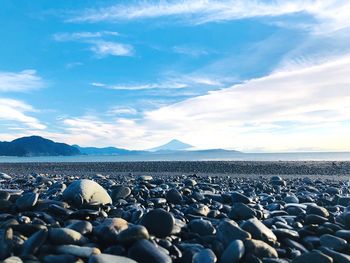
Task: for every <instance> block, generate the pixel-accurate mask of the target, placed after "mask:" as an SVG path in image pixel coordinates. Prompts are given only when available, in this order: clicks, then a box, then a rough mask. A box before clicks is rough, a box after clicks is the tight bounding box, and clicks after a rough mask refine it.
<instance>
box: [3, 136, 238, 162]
mask: <svg viewBox="0 0 350 263" xmlns="http://www.w3.org/2000/svg"><path fill="white" fill-rule="evenodd" d="M237 153H240V152H238V151H230V150H223V149H209V150H193V146H192V145H190V144H187V143H184V142H181V141H179V140H176V139H174V140H171V141H170V142H168V143H166V144H164V145H161V146H158V147H155V148H152V149H148V150H127V149H122V148H115V147H104V148H97V147H81V146H79V145H68V144H65V143H58V142H54V141H51V140H48V139H45V138H42V137H40V136H29V137H22V138H19V139H16V140H13V141H11V142H0V156H73V155H116V156H133V155H150V156H155V155H157V156H180V155H181V156H185V157H186V156H191V157H196V156H199V157H203V156H208V158H209V157H211V158H212V156H218V157H225V156H229V155H232V154H237Z"/></svg>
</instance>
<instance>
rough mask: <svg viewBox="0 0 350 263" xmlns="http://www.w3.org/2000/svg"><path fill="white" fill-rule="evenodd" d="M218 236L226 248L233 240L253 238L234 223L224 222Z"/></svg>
mask: <svg viewBox="0 0 350 263" xmlns="http://www.w3.org/2000/svg"><path fill="white" fill-rule="evenodd" d="M216 236H217V238H218V239H219V240H220V241H221V242H222V243H223V244H224V246H227V245H229V244H230V243H231V242H232V241H233V240H245V239H250V238H251V234H250V233H249V232H247V231H245V230H243V229H241V228H240V227H239V226H238V225H237V223H236V222H234V221H222V222H221V223H220V224H219V226H218V227H217V232H216Z"/></svg>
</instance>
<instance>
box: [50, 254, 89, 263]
mask: <svg viewBox="0 0 350 263" xmlns="http://www.w3.org/2000/svg"><path fill="white" fill-rule="evenodd" d="M56 262H64V263H84V261H83V260H82V259H80V258H78V257H76V256H73V255H47V256H44V263H56Z"/></svg>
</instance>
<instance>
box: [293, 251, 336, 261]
mask: <svg viewBox="0 0 350 263" xmlns="http://www.w3.org/2000/svg"><path fill="white" fill-rule="evenodd" d="M306 262H317V263H333V259H332V258H331V257H329V256H327V255H325V254H323V253H321V252H319V251H311V252H307V253H304V254H302V255H300V256H299V257H296V258H295V259H294V260H293V261H292V263H306Z"/></svg>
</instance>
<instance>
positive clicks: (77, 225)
mask: <svg viewBox="0 0 350 263" xmlns="http://www.w3.org/2000/svg"><path fill="white" fill-rule="evenodd" d="M66 228H69V229H72V230H75V231H77V232H79V233H80V234H82V235H86V234H90V233H91V232H92V230H93V227H92V224H91V223H90V222H89V221H85V220H77V221H76V222H74V223H71V224H69V225H68V226H66Z"/></svg>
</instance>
